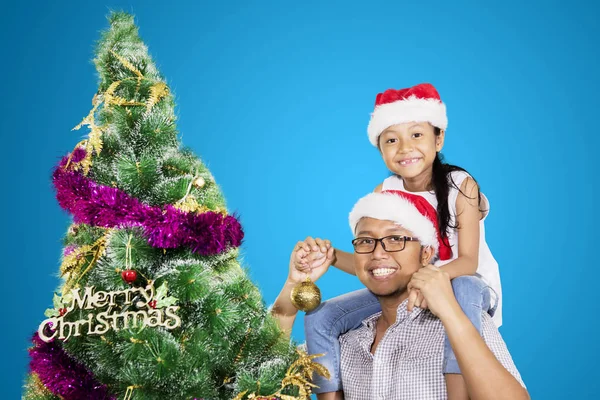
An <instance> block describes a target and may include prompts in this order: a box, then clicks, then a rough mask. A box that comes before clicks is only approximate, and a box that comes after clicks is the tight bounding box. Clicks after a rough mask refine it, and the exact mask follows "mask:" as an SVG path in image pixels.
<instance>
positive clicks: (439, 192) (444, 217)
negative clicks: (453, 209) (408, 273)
mask: <svg viewBox="0 0 600 400" xmlns="http://www.w3.org/2000/svg"><path fill="white" fill-rule="evenodd" d="M433 129H434V133H435V136H439V135H440V134H441V130H440V128H437V127H434V128H433ZM453 171H463V172H467V171H466V170H465V169H463V168H461V167H457V166H456V165H450V164H446V163H444V156H443V155H442V154H441V153H437V154H436V156H435V160H434V161H433V173H432V177H431V186H432V189H433V191H434V192H435V197H436V198H437V202H438V205H437V214H438V225H439V228H440V233H441V235H442V240H443V241H444V242H445V243H446V244H448V245H449V243H448V228H452V229H456V228H458V221H454V223H452V221H451V218H450V207H449V206H448V195H449V193H450V189H451V188H456V189H457V190H458V191H459V192H460V193H462V194H463V195H464V196H467V195H466V194H465V193H463V192H462V190H461V189H460V187H458V186H457V185H456V183H455V182H454V180H453V179H452V174H451V173H452V172H453ZM467 173H468V172H467ZM473 180H475V178H473ZM475 183H477V181H475ZM467 197H468V196H467ZM477 200H478V204H479V207H480V211H481V212H485V211H486V210H482V209H481V190H479V188H478V189H477Z"/></svg>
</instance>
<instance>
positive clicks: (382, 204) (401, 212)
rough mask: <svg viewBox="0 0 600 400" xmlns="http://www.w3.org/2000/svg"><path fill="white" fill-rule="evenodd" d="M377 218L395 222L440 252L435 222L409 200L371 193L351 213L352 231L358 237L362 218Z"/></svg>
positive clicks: (421, 241)
mask: <svg viewBox="0 0 600 400" xmlns="http://www.w3.org/2000/svg"><path fill="white" fill-rule="evenodd" d="M365 217H369V218H375V219H381V220H387V221H392V222H395V223H396V224H398V225H400V226H402V227H403V228H404V229H406V230H408V231H410V232H411V233H412V234H413V235H414V237H416V238H418V239H419V242H420V243H421V244H422V245H423V246H431V247H432V248H433V249H434V250H435V254H437V252H438V247H439V246H438V239H437V234H436V230H435V226H434V225H433V222H431V221H430V220H429V219H428V218H427V217H426V216H424V215H423V214H421V213H420V212H419V210H417V208H416V207H415V206H414V205H413V204H412V203H411V202H410V201H409V200H407V199H405V198H404V197H400V196H398V195H395V194H393V193H370V194H368V195H366V196H365V197H363V198H362V199H360V200H359V201H358V202H357V203H356V204H355V205H354V208H353V209H352V211H351V212H350V216H349V220H350V229H351V230H352V233H353V234H354V235H355V236H356V226H357V225H358V221H360V219H361V218H365Z"/></svg>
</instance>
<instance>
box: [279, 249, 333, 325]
mask: <svg viewBox="0 0 600 400" xmlns="http://www.w3.org/2000/svg"><path fill="white" fill-rule="evenodd" d="M305 247H306V244H305V242H298V243H297V244H296V246H295V247H294V251H292V255H291V256H290V263H289V271H288V277H287V279H286V281H285V283H284V285H283V287H282V288H281V291H280V292H279V295H278V296H277V299H275V303H274V304H273V307H272V308H271V315H273V317H275V318H276V319H277V322H278V323H279V327H280V328H281V330H282V331H284V332H285V333H286V334H287V335H288V336H290V334H291V332H292V327H293V326H294V321H295V320H296V315H297V314H298V310H297V309H296V307H294V305H293V304H292V300H291V298H290V295H291V293H292V289H293V288H294V286H296V285H297V284H299V283H300V282H303V281H304V280H305V279H306V277H307V276H308V277H309V278H310V279H311V280H312V281H313V282H316V281H317V279H319V278H320V277H321V276H322V275H323V274H324V273H325V272H327V269H328V268H329V266H330V265H331V262H332V261H333V251H334V250H333V247H330V248H329V249H327V250H326V253H325V261H322V260H317V261H315V262H314V263H313V265H310V266H309V268H308V269H307V271H305V272H302V271H298V270H297V269H296V267H295V264H296V263H298V262H299V260H301V259H302V258H304V257H306V255H307V254H308V253H309V252H310V249H305Z"/></svg>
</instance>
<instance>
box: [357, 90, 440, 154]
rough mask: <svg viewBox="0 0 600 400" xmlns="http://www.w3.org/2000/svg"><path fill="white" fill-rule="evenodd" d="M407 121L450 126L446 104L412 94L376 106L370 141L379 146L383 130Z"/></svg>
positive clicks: (369, 129) (369, 132) (369, 131)
mask: <svg viewBox="0 0 600 400" xmlns="http://www.w3.org/2000/svg"><path fill="white" fill-rule="evenodd" d="M405 122H429V123H430V124H431V125H433V126H437V127H438V128H440V129H442V130H446V128H447V127H448V117H447V116H446V105H445V104H444V103H442V102H441V101H439V100H436V99H419V98H417V97H415V96H411V97H409V98H408V99H406V100H398V101H395V102H393V103H388V104H382V105H380V106H377V107H375V110H374V111H373V113H372V114H371V120H370V121H369V127H368V128H367V132H368V134H369V141H370V142H371V144H372V145H373V146H375V147H377V139H378V138H379V135H380V134H381V132H383V131H384V130H386V129H387V128H389V127H390V126H392V125H397V124H403V123H405Z"/></svg>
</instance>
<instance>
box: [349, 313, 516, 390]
mask: <svg viewBox="0 0 600 400" xmlns="http://www.w3.org/2000/svg"><path fill="white" fill-rule="evenodd" d="M407 303H408V301H404V302H403V303H402V304H400V306H399V307H398V314H397V317H396V323H394V324H393V325H392V326H390V327H389V328H388V330H387V331H386V332H385V335H384V336H383V338H382V339H381V341H380V342H379V344H378V345H377V349H376V350H375V354H374V355H372V354H371V346H372V344H373V341H374V339H375V325H376V322H377V319H378V318H379V316H380V315H381V313H377V314H374V315H372V316H371V317H369V318H367V319H366V320H364V321H363V326H361V327H359V328H358V329H355V330H353V331H350V332H348V333H346V334H345V335H343V336H341V337H340V345H341V374H342V385H343V388H344V389H343V390H344V398H345V399H346V400H377V399H382V400H437V399H440V400H441V399H444V400H445V399H447V394H446V382H445V380H444V374H443V373H442V366H443V365H442V364H443V359H444V338H445V332H444V327H443V325H442V322H441V321H440V320H439V319H438V318H437V317H436V316H435V315H433V314H432V313H431V312H430V311H429V310H422V309H420V308H417V307H415V308H414V309H413V311H412V312H411V313H409V312H408V310H407V309H406V306H407ZM482 318H483V320H482V325H481V329H482V336H483V339H484V340H485V342H486V343H487V345H488V347H489V348H490V350H491V351H492V352H493V353H494V355H495V356H496V358H497V359H498V360H499V361H500V363H501V364H502V365H503V366H504V368H506V369H507V370H508V372H510V373H511V374H512V375H513V376H514V377H515V378H516V379H517V380H518V381H519V382H520V383H521V385H523V386H525V385H524V384H523V381H522V380H521V376H520V374H519V371H517V368H516V367H515V364H514V363H513V360H512V358H511V356H510V353H509V352H508V349H507V348H506V344H505V343H504V340H502V337H501V336H500V333H499V332H498V329H497V328H496V326H495V325H494V323H493V322H492V319H491V317H490V316H489V315H488V314H487V313H483V316H482Z"/></svg>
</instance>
